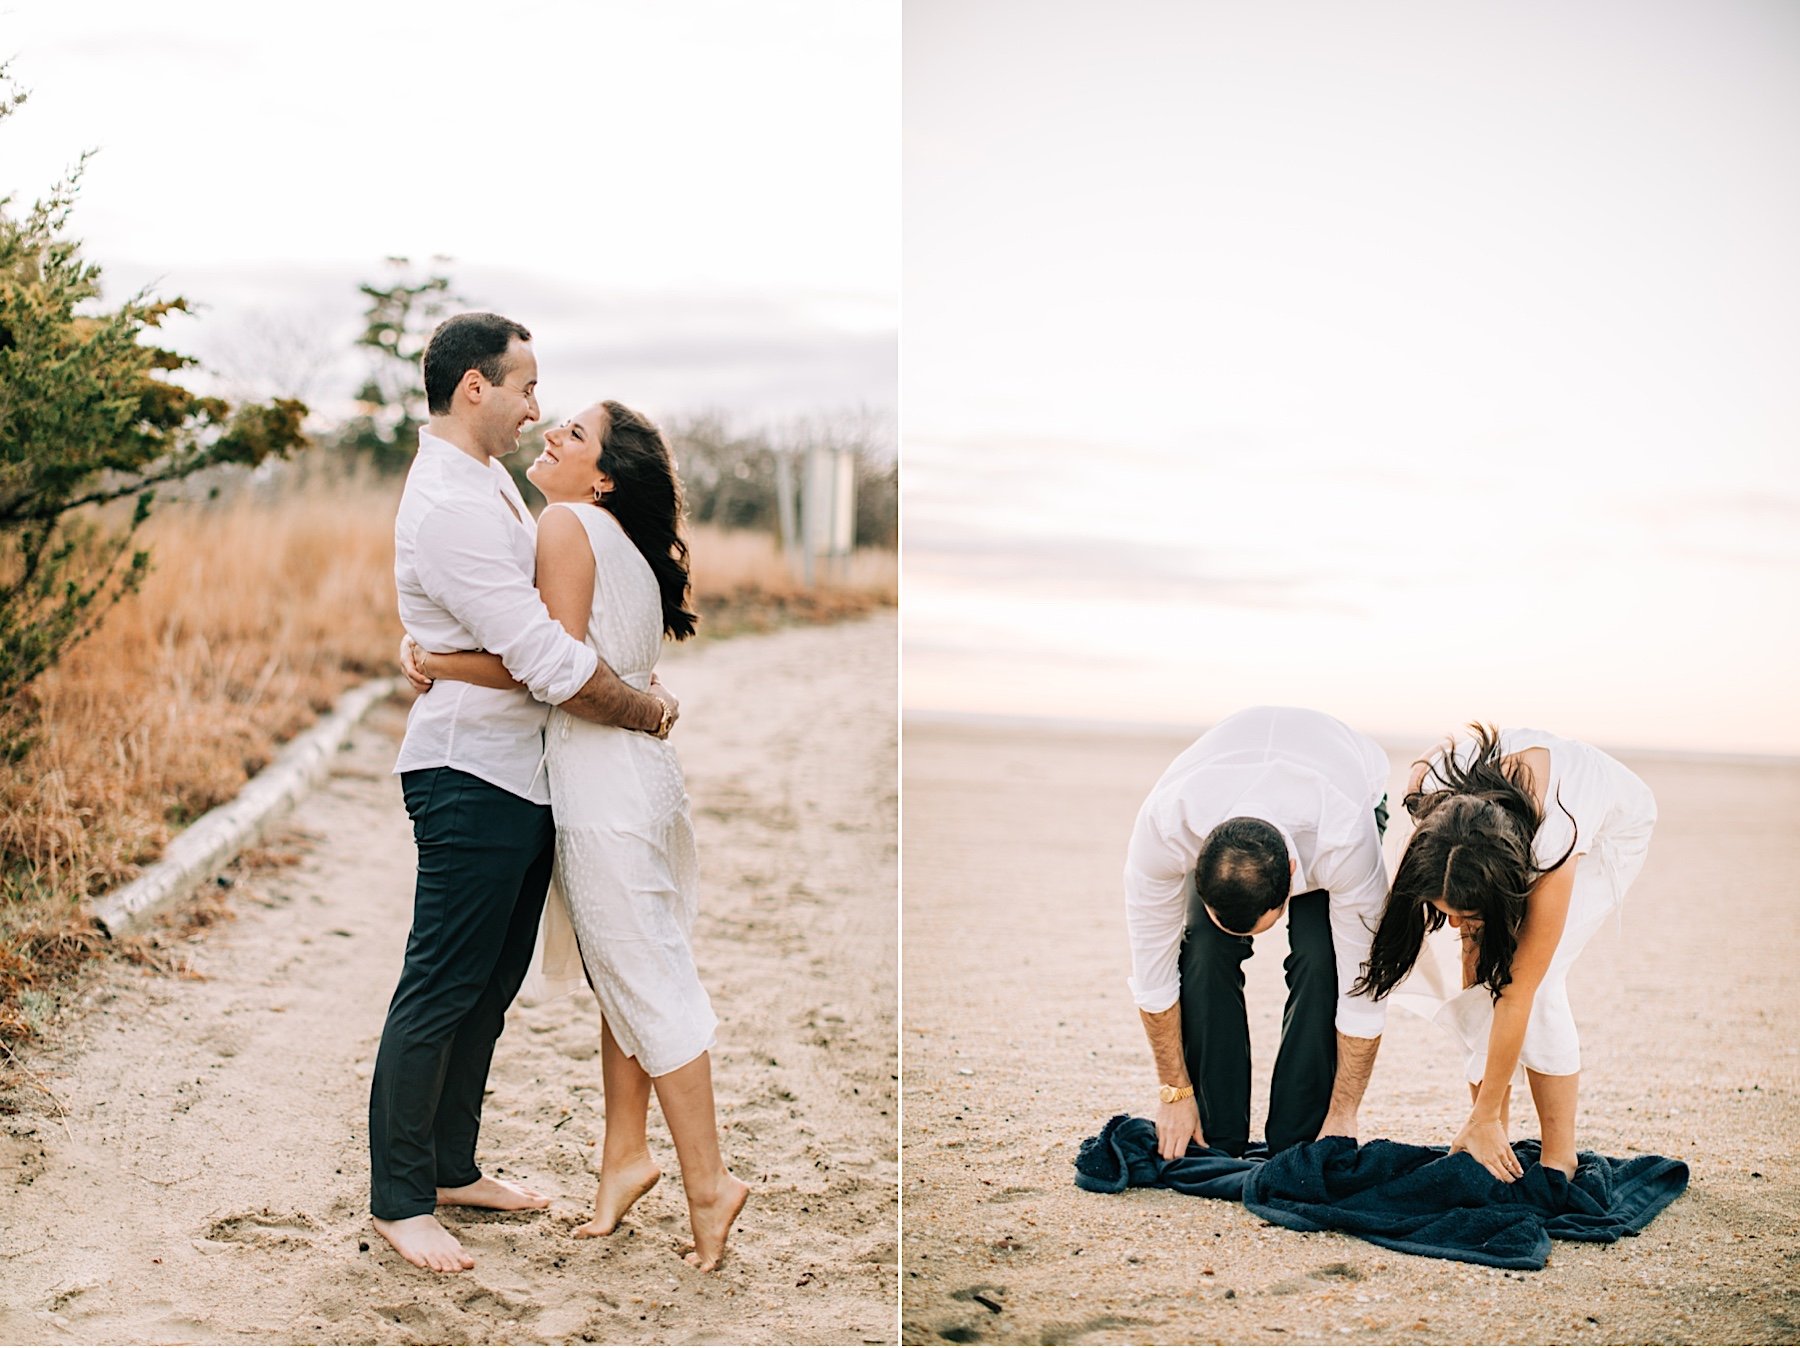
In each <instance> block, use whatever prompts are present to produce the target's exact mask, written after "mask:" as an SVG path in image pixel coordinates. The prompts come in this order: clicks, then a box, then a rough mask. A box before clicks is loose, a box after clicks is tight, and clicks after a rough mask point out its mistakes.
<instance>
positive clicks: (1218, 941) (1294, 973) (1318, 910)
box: [1181, 876, 1338, 1156]
mask: <svg viewBox="0 0 1800 1348" xmlns="http://www.w3.org/2000/svg"><path fill="white" fill-rule="evenodd" d="M1330 901H1331V896H1330V895H1329V894H1327V893H1326V892H1325V891H1324V890H1322V889H1315V890H1313V891H1312V892H1311V893H1308V894H1297V895H1295V896H1294V897H1293V898H1291V899H1289V900H1288V914H1287V920H1288V947H1289V953H1288V957H1287V962H1286V964H1285V965H1284V966H1283V967H1284V968H1285V969H1286V971H1287V986H1288V996H1287V1007H1286V1009H1285V1010H1284V1011H1283V1012H1282V1013H1281V1048H1280V1050H1279V1051H1278V1052H1277V1053H1276V1055H1275V1073H1274V1076H1273V1078H1272V1079H1271V1080H1270V1083H1269V1118H1268V1126H1267V1129H1266V1131H1265V1132H1264V1136H1265V1137H1266V1138H1267V1139H1268V1143H1269V1150H1270V1151H1271V1152H1276V1151H1280V1150H1281V1149H1282V1148H1283V1147H1287V1146H1291V1145H1292V1144H1293V1143H1296V1142H1311V1141H1312V1140H1313V1139H1315V1138H1316V1137H1318V1135H1319V1126H1320V1125H1321V1124H1323V1123H1324V1122H1325V1111H1326V1108H1327V1107H1328V1106H1329V1105H1330V1103H1331V1086H1332V1082H1333V1080H1334V1079H1335V1078H1336V1076H1337V1027H1336V1020H1337V998H1338V987H1337V960H1336V957H1335V954H1334V952H1333V950H1332V945H1331V917H1330V906H1329V905H1330ZM1250 952H1251V938H1250V937H1248V936H1230V935H1227V934H1226V933H1225V932H1222V931H1220V930H1219V928H1218V925H1217V924H1216V923H1215V922H1214V921H1213V920H1212V919H1211V918H1210V917H1208V916H1207V915H1206V910H1205V909H1204V908H1202V907H1201V906H1200V902H1199V899H1198V898H1197V897H1196V896H1195V893H1194V887H1193V877H1192V876H1190V877H1189V878H1188V924H1187V935H1186V936H1185V937H1184V938H1183V939H1182V942H1181V1043H1182V1049H1183V1052H1184V1054H1185V1055H1186V1058H1187V1070H1188V1079H1189V1080H1190V1081H1192V1082H1193V1083H1194V1097H1195V1099H1196V1100H1197V1101H1198V1102H1199V1106H1200V1128H1201V1131H1202V1132H1204V1133H1205V1134H1206V1140H1207V1143H1208V1144H1209V1145H1211V1146H1214V1147H1217V1148H1219V1149H1220V1150H1221V1151H1225V1152H1229V1153H1230V1154H1231V1155H1233V1156H1242V1155H1243V1154H1244V1150H1245V1148H1246V1147H1248V1146H1249V1145H1250V1018H1249V1015H1248V1013H1247V1012H1246V1010H1245V1008H1244V961H1245V960H1247V959H1248V958H1250Z"/></svg>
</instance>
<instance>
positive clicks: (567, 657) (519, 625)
mask: <svg viewBox="0 0 1800 1348" xmlns="http://www.w3.org/2000/svg"><path fill="white" fill-rule="evenodd" d="M506 528H507V523H506V520H505V519H504V518H503V517H501V516H500V514H499V512H498V511H497V510H495V509H493V508H491V507H488V506H484V505H482V504H481V503H479V502H471V503H465V502H463V501H446V502H444V503H442V504H440V505H438V506H436V507H434V508H433V509H432V510H431V511H430V512H429V513H428V514H427V515H426V516H425V518H424V519H423V520H421V521H420V523H419V529H418V545H417V567H418V575H419V583H420V585H421V587H422V588H423V589H424V591H425V593H426V594H427V595H428V596H429V597H430V598H431V600H432V601H433V602H434V603H436V604H439V605H441V606H442V607H443V608H444V609H445V610H447V611H448V612H450V613H453V614H455V615H456V618H457V620H458V621H459V622H460V623H462V625H463V626H464V627H466V628H467V629H468V630H469V632H470V634H471V635H472V636H473V637H474V638H475V640H476V641H477V642H478V643H479V644H480V647H481V649H482V650H485V651H491V652H493V653H494V654H495V655H498V656H499V657H500V659H501V662H502V663H503V664H505V666H506V670H507V673H509V674H511V675H512V676H513V678H515V679H517V680H518V681H519V682H520V683H522V684H524V685H525V686H526V687H527V688H528V689H530V690H531V695H532V696H533V697H535V698H536V699H537V700H538V701H540V702H547V703H550V704H551V705H552V706H554V705H556V704H558V703H561V702H566V701H567V700H568V699H569V698H571V697H573V696H574V695H575V694H576V693H577V692H579V691H580V690H581V687H582V685H583V684H585V683H586V682H587V681H588V680H589V679H591V678H592V677H593V675H594V670H595V669H596V668H597V667H598V666H599V660H600V657H599V656H598V655H596V654H595V653H594V651H593V649H592V648H591V647H590V646H588V645H587V644H586V643H585V642H581V641H577V640H576V639H575V638H574V637H572V636H570V635H569V633H568V631H567V630H566V629H565V628H564V627H563V625H562V624H561V623H559V622H557V621H556V619H554V618H552V617H551V616H550V611H549V610H548V609H547V608H545V607H544V601H543V599H542V598H541V597H540V596H539V594H538V592H537V587H536V586H534V585H533V584H532V583H531V581H530V579H529V577H527V576H524V575H521V574H520V572H519V564H518V561H517V559H516V558H515V556H514V555H513V550H512V547H511V544H510V542H509V540H508V538H507V535H506Z"/></svg>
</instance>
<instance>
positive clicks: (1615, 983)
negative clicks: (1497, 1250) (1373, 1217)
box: [901, 723, 1800, 1343]
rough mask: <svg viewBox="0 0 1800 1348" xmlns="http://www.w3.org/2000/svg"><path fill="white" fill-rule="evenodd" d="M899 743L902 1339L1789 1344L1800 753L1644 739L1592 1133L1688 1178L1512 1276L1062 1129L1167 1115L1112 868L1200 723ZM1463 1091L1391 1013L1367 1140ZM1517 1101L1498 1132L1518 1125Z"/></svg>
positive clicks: (1604, 991)
mask: <svg viewBox="0 0 1800 1348" xmlns="http://www.w3.org/2000/svg"><path fill="white" fill-rule="evenodd" d="M904 739H905V746H906V748H905V764H904V786H903V790H904V796H905V802H906V805H905V817H904V823H903V838H904V862H903V865H904V874H905V900H904V924H905V933H906V935H905V945H906V948H905V985H904V990H903V992H904V999H903V1008H904V1018H903V1023H902V1035H901V1038H902V1055H903V1059H904V1062H905V1072H906V1081H905V1104H904V1109H905V1127H904V1136H903V1145H902V1155H903V1162H902V1169H903V1179H904V1184H903V1188H904V1197H903V1206H904V1228H905V1238H904V1272H903V1275H902V1278H901V1284H902V1288H901V1294H902V1304H903V1337H904V1338H905V1339H906V1340H907V1341H909V1342H920V1343H935V1342H943V1341H952V1342H973V1341H978V1340H986V1341H996V1342H1001V1341H1006V1342H1041V1343H1058V1342H1075V1341H1083V1342H1102V1343H1110V1342H1127V1341H1136V1342H1150V1343H1155V1342H1165V1343H1166V1342H1193V1343H1358V1342H1378V1343H1444V1342H1448V1343H1488V1342H1523V1343H1589V1342H1592V1343H1620V1342H1624V1343H1633V1342H1637V1343H1658V1342H1690V1343H1691V1342H1708V1343H1718V1342H1748V1343H1757V1342H1762V1343H1792V1342H1795V1341H1796V1339H1800V1304H1796V1288H1797V1287H1800V1159H1797V1157H1796V1149H1795V1146H1794V1139H1795V1137H1796V1136H1797V1135H1800V1048H1797V1047H1796V1040H1795V1038H1794V1036H1793V1033H1792V1029H1791V1026H1792V1020H1793V1009H1794V1005H1795V1001H1794V992H1793V982H1792V978H1793V973H1792V971H1793V969H1794V968H1795V964H1796V959H1797V958H1800V902H1797V901H1796V895H1795V879H1794V877H1795V875H1796V874H1797V873H1800V833H1797V832H1796V830H1795V827H1794V820H1795V819H1796V818H1800V764H1795V763H1787V764H1765V765H1760V766H1757V765H1745V764H1733V763H1725V762H1700V761H1691V760H1690V761H1679V760H1674V759H1644V760H1636V761H1633V762H1632V766H1633V767H1634V768H1635V769H1636V770H1638V771H1639V772H1640V774H1641V775H1642V776H1643V777H1644V779H1645V780H1646V781H1647V782H1649V783H1650V785H1651V787H1652V789H1653V790H1654V791H1655V792H1656V794H1657V797H1658V800H1659V802H1660V806H1661V823H1660V824H1659V826H1658V834H1657V838H1656V841H1655V843H1654V845H1653V847H1652V850H1651V855H1650V861H1649V864H1648V866H1647V868H1646V870H1645V871H1644V874H1643V875H1642V877H1641V878H1640V879H1639V881H1638V883H1637V885H1636V886H1635V887H1634V888H1633V890H1632V894H1631V897H1630V899H1629V900H1628V908H1627V912H1626V916H1625V925H1624V934H1623V937H1622V938H1621V937H1620V936H1619V935H1618V934H1617V933H1616V932H1613V931H1611V930H1610V929H1609V930H1608V931H1606V932H1603V933H1602V934H1601V935H1600V936H1598V937H1596V938H1595V940H1594V943H1593V944H1592V945H1590V947H1589V949H1588V951H1587V953H1586V955H1585V956H1584V957H1583V961H1582V964H1581V965H1578V966H1577V969H1576V976H1575V979H1574V980H1573V981H1572V989H1571V991H1572V994H1573V997H1574V1001H1575V1011H1576V1016H1577V1021H1578V1024H1579V1025H1580V1026H1581V1029H1582V1035H1583V1047H1584V1051H1585V1056H1586V1059H1587V1072H1586V1074H1585V1078H1584V1083H1583V1090H1582V1133H1581V1141H1582V1145H1583V1146H1585V1147H1588V1148H1590V1149H1594V1150H1599V1151H1603V1152H1608V1153H1611V1154H1614V1155H1621V1154H1626V1153H1629V1152H1633V1151H1650V1152H1660V1153H1663V1154H1667V1155H1674V1156H1679V1157H1682V1158H1684V1159H1686V1160H1687V1161H1688V1162H1689V1164H1690V1166H1691V1167H1692V1170H1693V1183H1692V1187H1691V1188H1690V1189H1689V1191H1688V1192H1687V1193H1686V1194H1685V1195H1683V1197H1682V1198H1681V1199H1679V1200H1678V1201H1677V1202H1676V1203H1675V1204H1674V1206H1672V1207H1671V1208H1669V1209H1668V1210H1667V1211H1665V1212H1664V1213H1663V1214H1662V1215H1661V1216H1659V1217H1657V1218H1656V1220H1655V1221H1654V1222H1653V1223H1652V1224H1651V1226H1650V1227H1649V1229H1648V1230H1647V1231H1646V1232H1645V1233H1644V1235H1643V1236H1641V1237H1640V1238H1638V1239H1636V1240H1633V1241H1626V1242H1622V1243H1621V1244H1618V1245H1614V1246H1611V1247H1599V1246H1583V1245H1574V1244H1569V1243H1562V1242H1559V1243H1557V1244H1556V1245H1555V1247H1554V1249H1553V1252H1552V1255H1551V1263H1550V1266H1549V1267H1548V1268H1547V1269H1545V1270H1544V1271H1542V1272H1540V1273H1527V1274H1519V1275H1514V1274H1509V1273H1505V1272H1503V1271H1501V1270H1498V1269H1488V1268H1480V1267H1476V1266H1473V1265H1466V1264H1455V1263H1449V1262H1444V1261H1439V1260H1431V1259H1423V1258H1416V1257H1411V1256H1407V1255H1400V1254H1393V1253H1390V1252H1388V1251H1385V1250H1382V1249H1380V1248H1378V1247H1376V1246H1373V1245H1369V1244H1366V1243H1364V1242H1361V1241H1357V1240H1354V1239H1351V1238H1349V1237H1345V1236H1338V1235H1332V1234H1320V1235H1301V1234H1298V1233H1295V1232H1290V1231H1286V1230H1283V1229H1280V1228H1275V1227H1266V1226H1264V1225H1263V1224H1262V1223H1261V1222H1260V1221H1259V1220H1258V1219H1256V1218H1254V1217H1252V1216H1251V1215H1250V1214H1249V1213H1248V1212H1246V1211H1245V1210H1244V1209H1243V1208H1242V1207H1240V1206H1237V1205H1234V1204H1230V1203H1225V1202H1217V1201H1211V1200H1206V1199H1195V1198H1185V1197H1182V1196H1180V1195H1177V1194H1173V1193H1168V1192H1151V1191H1141V1190H1140V1191H1133V1192H1129V1193H1127V1194H1124V1195H1120V1196H1116V1197H1114V1196H1100V1195H1093V1194H1085V1193H1082V1192H1080V1191H1078V1190H1077V1189H1075V1188H1074V1186H1073V1182H1072V1175H1073V1171H1072V1163H1073V1160H1074V1153H1075V1147H1076V1144H1077V1143H1078V1142H1079V1140H1080V1139H1081V1138H1083V1137H1084V1136H1086V1135H1088V1134H1089V1133H1091V1132H1093V1131H1095V1130H1096V1129H1097V1128H1098V1126H1099V1125H1100V1123H1101V1122H1102V1121H1104V1120H1105V1119H1106V1118H1107V1116H1108V1115H1110V1114H1112V1113H1114V1112H1118V1111H1127V1112H1131V1113H1136V1114H1144V1115H1148V1114H1150V1113H1151V1112H1152V1110H1153V1109H1154V1074H1153V1069H1152V1067H1151V1064H1150V1061H1149V1055H1148V1050H1147V1048H1146V1047H1145V1044H1144V1038H1143V1032H1142V1030H1141V1029H1140V1028H1139V1025H1138V1019H1137V1015H1136V1011H1135V1008H1134V1006H1133V1004H1132V1001H1131V997H1130V993H1129V991H1128V990H1127V988H1126V984H1125V979H1126V975H1127V974H1128V973H1129V971H1130V961H1129V956H1128V953H1127V947H1126V942H1125V935H1124V924H1123V916H1122V901H1121V898H1120V880H1119V872H1120V867H1121V865H1122V860H1123V849H1124V844H1125V840H1126V838H1127V837H1128V835H1129V832H1130V828H1131V822H1132V819H1133V818H1134V816H1135V814H1136V811H1137V807H1138V805H1139V804H1140V803H1141V801H1142V798H1143V795H1144V793H1145V792H1146V791H1148V790H1149V788H1150V786H1151V784H1152V783H1153V782H1154V781H1155V780H1156V778H1157V776H1158V774H1160V773H1161V771H1162V770H1163V768H1164V767H1166V766H1167V764H1168V762H1169V760H1170V759H1172V758H1173V757H1174V756H1175V754H1176V753H1177V752H1179V751H1180V750H1181V749H1182V748H1183V747H1185V740H1184V739H1182V738H1179V737H1178V738H1168V737H1146V738H1141V739H1120V738H1110V739H1109V738H1101V737H1098V736H1092V735H1080V734H1069V733H1062V734H1057V735H1051V734H1046V733H1027V732H1024V731H1021V730H1003V729H998V728H992V729H973V730H972V729H967V728H946V727H941V726H931V725H913V724H911V723H909V724H908V725H907V726H906V727H905V731H904ZM1422 747H1424V746H1422V745H1420V746H1414V745H1406V746H1390V748H1391V750H1392V752H1391V754H1390V757H1391V758H1392V759H1393V760H1394V762H1395V763H1396V765H1397V769H1400V768H1403V766H1404V761H1405V760H1406V759H1410V758H1411V757H1412V756H1413V754H1415V753H1416V752H1417V751H1418V750H1419V749H1420V748H1422ZM1399 776H1400V773H1399V771H1398V770H1397V772H1396V780H1395V786H1396V787H1398V785H1399ZM1394 799H1396V800H1397V799H1399V793H1398V791H1397V790H1396V792H1395V794H1394ZM1398 841H1399V838H1398V836H1397V834H1396V835H1390V839H1389V845H1390V848H1392V847H1393V846H1394V845H1395V844H1396V843H1397V842H1398ZM1278 930H1284V929H1282V928H1278ZM1265 939H1266V938H1259V940H1258V950H1257V953H1256V956H1255V957H1254V958H1253V959H1252V960H1251V961H1250V962H1249V964H1248V965H1247V966H1246V967H1247V971H1248V977H1249V998H1250V1007H1251V1029H1252V1039H1253V1047H1254V1053H1255V1062H1256V1063H1257V1064H1258V1075H1259V1077H1260V1078H1261V1082H1260V1084H1261V1095H1260V1096H1259V1098H1258V1100H1257V1102H1256V1104H1255V1109H1256V1113H1255V1114H1254V1116H1253V1117H1254V1119H1255V1120H1256V1125H1255V1126H1256V1127H1258V1128H1260V1124H1261V1119H1262V1116H1263V1111H1264V1109H1265V1108H1266V1103H1267V1078H1266V1074H1267V1065H1268V1064H1269V1062H1271V1061H1272V1058H1273V1046H1274V1043H1275V1042H1276V1037H1277V1034H1278V1025H1279V1017H1280V1007H1281V1000H1282V996H1283V989H1282V984H1281V970H1280V962H1281V958H1282V956H1283V954H1284V953H1285V943H1284V940H1280V941H1271V942H1270V943H1269V947H1268V948H1266V949H1265V948H1263V946H1264V940H1265ZM1466 1100H1467V1095H1466V1094H1465V1093H1464V1092H1463V1088H1462V1087H1461V1086H1460V1084H1459V1082H1458V1077H1457V1071H1456V1062H1455V1059H1454V1058H1453V1056H1452V1055H1451V1054H1449V1053H1448V1052H1447V1051H1446V1049H1445V1044H1444V1040H1443V1032H1442V1031H1440V1030H1437V1029H1435V1028H1434V1027H1432V1026H1430V1025H1428V1024H1426V1023H1425V1022H1423V1021H1421V1020H1418V1019H1417V1018H1415V1017H1413V1016H1410V1015H1408V1014H1405V1013H1403V1012H1399V1011H1396V1012H1394V1013H1393V1014H1392V1015H1391V1017H1390V1020H1389V1030H1388V1033H1387V1035H1386V1037H1385V1039H1384V1041H1383V1044H1382V1048H1381V1054H1380V1059H1379V1061H1378V1062H1377V1063H1376V1067H1375V1077H1374V1081H1373V1084H1372V1086H1371V1089H1370V1094H1369V1097H1368V1100H1367V1101H1366V1103H1365V1106H1364V1110H1363V1116H1362V1121H1363V1125H1364V1129H1365V1136H1369V1137H1374V1136H1388V1137H1394V1138H1398V1139H1401V1140H1405V1141H1418V1142H1446V1141H1448V1140H1449V1138H1450V1137H1451V1136H1452V1135H1453V1134H1454V1132H1455V1130H1456V1128H1457V1126H1458V1125H1459V1124H1460V1122H1461V1120H1462V1117H1463V1112H1464V1110H1466ZM1521 1103H1522V1109H1521V1106H1520V1105H1515V1118H1514V1129H1515V1132H1516V1134H1517V1135H1519V1136H1535V1132H1536V1124H1535V1118H1534V1116H1533V1115H1532V1113H1531V1110H1530V1106H1529V1103H1528V1102H1521ZM1521 1113H1522V1114H1523V1117H1522V1118H1521V1117H1520V1114H1521ZM977 1296H981V1297H986V1298H987V1299H989V1300H991V1301H993V1302H994V1303H996V1304H997V1305H999V1306H1000V1307H1001V1308H1002V1309H1001V1310H1000V1311H998V1312H995V1311H993V1310H991V1309H989V1308H988V1307H986V1306H984V1305H983V1304H982V1303H981V1302H980V1301H977V1300H976V1299H975V1298H976V1297H977Z"/></svg>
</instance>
